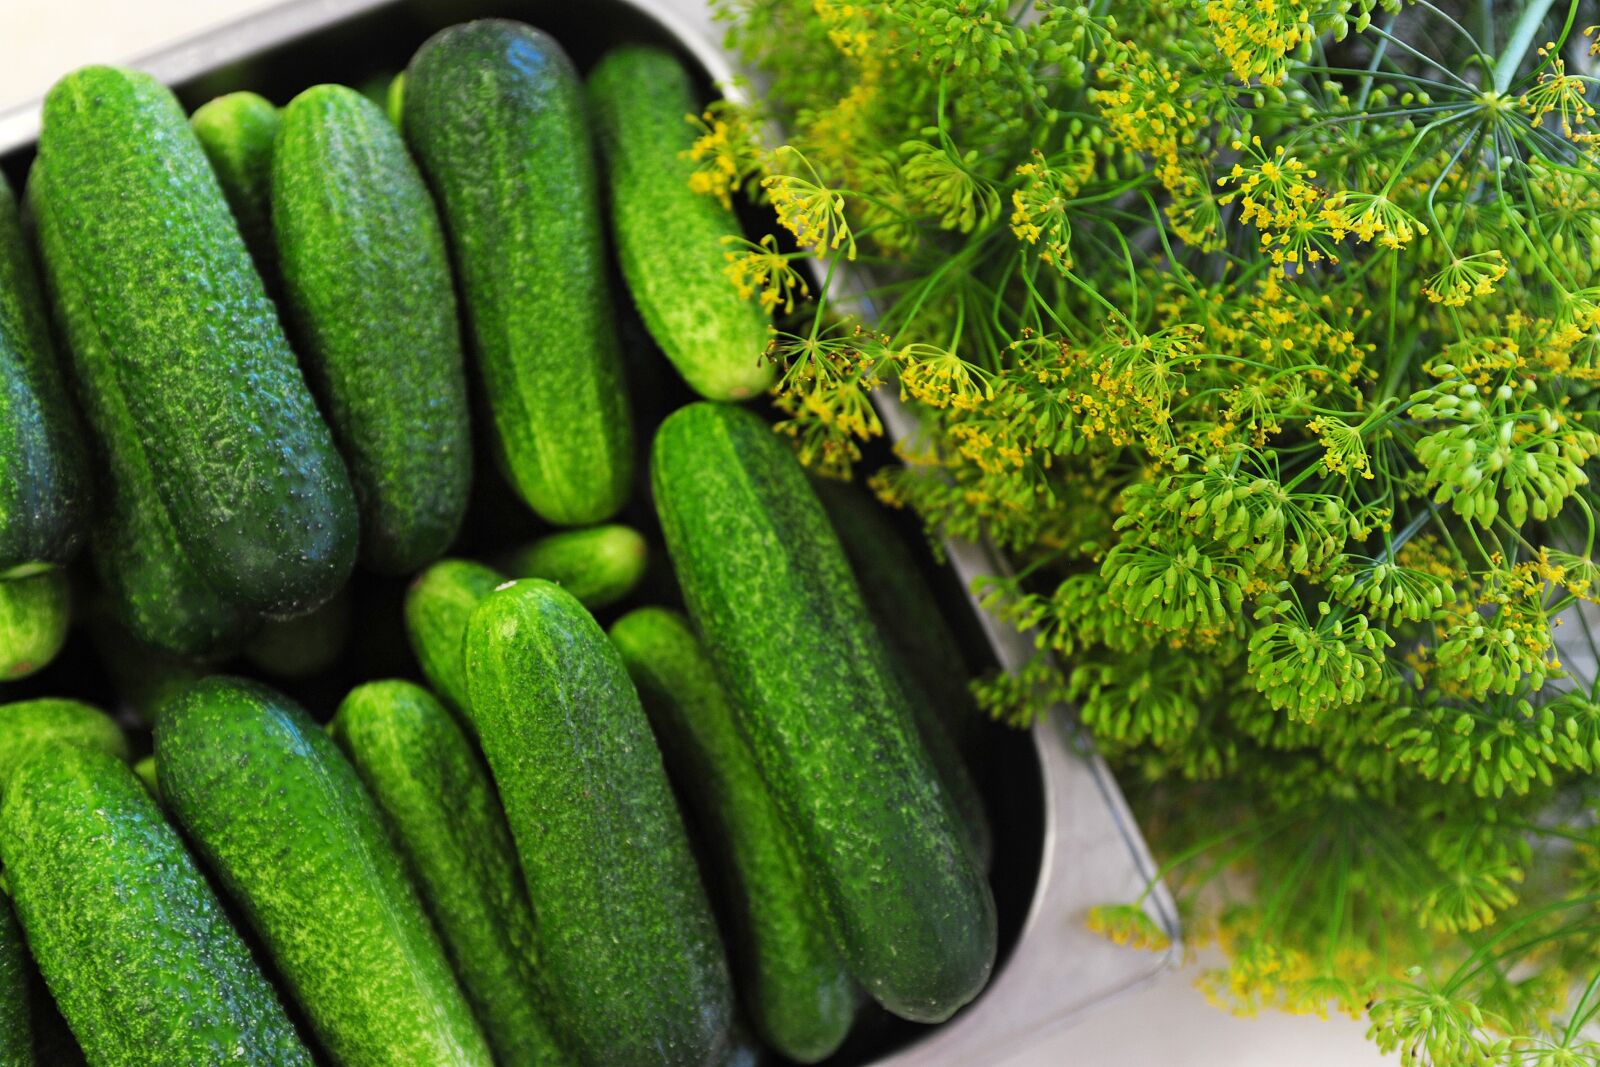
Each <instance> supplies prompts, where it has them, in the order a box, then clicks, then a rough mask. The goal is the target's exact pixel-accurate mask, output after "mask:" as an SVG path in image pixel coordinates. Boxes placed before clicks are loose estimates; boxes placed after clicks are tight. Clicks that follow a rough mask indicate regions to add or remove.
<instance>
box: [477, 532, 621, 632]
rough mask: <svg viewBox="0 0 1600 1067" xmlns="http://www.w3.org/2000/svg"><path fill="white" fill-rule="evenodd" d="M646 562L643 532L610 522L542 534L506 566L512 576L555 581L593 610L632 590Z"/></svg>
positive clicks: (613, 601)
mask: <svg viewBox="0 0 1600 1067" xmlns="http://www.w3.org/2000/svg"><path fill="white" fill-rule="evenodd" d="M649 562H650V546H649V545H648V544H646V543H645V539H644V536H643V535H642V534H640V533H639V531H637V530H635V529H634V528H633V527H631V526H622V525H620V524H612V525H609V526H591V527H589V528H587V529H584V530H561V531H559V532H557V533H553V534H547V535H546V536H544V537H541V538H539V540H537V541H535V542H533V543H532V544H531V545H528V546H527V547H525V548H522V549H519V550H518V551H517V552H515V553H513V554H512V556H511V558H510V559H509V560H508V561H507V565H506V568H505V570H506V573H507V574H509V575H510V576H511V577H513V578H543V579H544V580H545V581H548V582H555V583H556V584H557V585H559V586H561V588H563V589H565V590H566V591H567V592H569V593H571V594H572V595H573V596H575V597H577V598H578V603H580V604H582V605H583V606H584V607H586V608H588V609H589V610H591V611H593V610H594V609H595V608H603V607H607V606H609V605H611V604H615V603H616V602H617V601H619V600H621V599H622V598H623V597H625V596H627V595H628V594H629V593H631V592H633V590H634V588H635V587H636V586H637V585H638V584H639V580H640V579H641V578H643V577H644V572H645V567H646V565H647V564H648V563H649Z"/></svg>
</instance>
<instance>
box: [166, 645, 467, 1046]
mask: <svg viewBox="0 0 1600 1067" xmlns="http://www.w3.org/2000/svg"><path fill="white" fill-rule="evenodd" d="M155 751H156V775H157V779H158V781H159V784H160V788H161V796H162V798H163V800H164V801H165V802H166V804H167V806H168V808H169V809H170V810H171V811H172V812H173V814H174V816H175V817H176V818H177V820H178V822H179V823H180V824H181V825H182V826H183V828H184V830H185V831H186V832H187V834H188V835H189V839H190V840H191V841H193V842H194V845H195V847H196V849H197V850H198V851H199V853H200V855H201V856H202V858H204V859H205V861H206V862H207V864H208V866H209V867H210V868H211V870H212V871H213V872H215V873H216V874H217V876H218V878H219V879H220V880H221V882H222V884H223V886H224V887H225V888H226V890H227V891H228V894H229V895H230V896H231V897H232V898H233V899H234V901H235V902H237V903H238V905H239V907H240V908H241V909H242V911H243V912H244V914H245V915H247V916H248V917H249V922H250V924H251V926H252V927H253V928H254V929H255V931H256V933H257V934H258V935H259V936H260V938H261V941H262V942H263V944H264V945H265V946H266V948H267V951H268V953H269V954H270V955H271V957H272V959H273V961H274V962H275V963H276V964H277V967H278V970H279V972H280V973H281V974H282V975H283V978H284V980H285V981H286V982H287V983H288V985H289V987H290V989H291V990H292V991H293V993H294V996H295V999H296V1000H297V1001H298V1002H299V1004H300V1006H301V1007H302V1008H304V1009H305V1012H306V1015H307V1016H308V1017H309V1018H310V1019H311V1023H312V1026H313V1028H314V1029H315V1031H316V1033H317V1036H318V1038H319V1039H320V1040H321V1042H322V1044H323V1045H324V1046H326V1048H327V1049H328V1051H329V1053H330V1054H331V1055H332V1056H333V1058H334V1059H336V1060H337V1061H338V1062H339V1063H341V1064H345V1065H349V1067H368V1065H374V1067H376V1065H379V1064H413V1063H415V1064H422V1063H426V1064H430V1065H435V1064H437V1065H439V1067H489V1064H490V1062H491V1060H490V1055H489V1048H488V1045H487V1044H486V1043H485V1041H484V1037H483V1033H482V1031H480V1030H479V1029H478V1024H477V1022H476V1021H475V1020H474V1019H473V1017H472V1010H471V1008H469V1007H468V1006H467V1002H466V999H465V997H464V996H463V995H462V993H461V988H460V986H459V985H457V983H456V978H455V975H454V974H452V973H451V970H450V964H449V961H448V960H447V959H446V958H445V953H444V948H443V946H441V945H440V943H439V939H438V936H437V935H436V934H435V933H434V930H433V927H432V926H431V925H430V924H429V922H428V917H427V915H426V913H425V912H424V911H423V907H422V902H421V901H420V900H419V899H418V898H417V894H416V890H415V889H413V887H412V886H411V883H410V882H409V881H408V880H407V878H406V874H405V870H404V868H403V866H402V863H401V859H400V856H399V855H398V853H397V852H396V851H395V848H394V845H393V844H392V843H391V841H390V839H389V837H388V831H387V830H386V829H385V827H384V825H383V821H382V815H381V814H380V813H379V811H378V810H377V807H376V806H375V805H374V804H373V802H372V798H371V797H370V796H368V795H367V793H366V790H365V789H363V788H362V785H361V780H360V779H359V778H358V777H357V776H356V773H355V770H354V769H353V768H352V767H351V766H350V764H349V762H348V761H347V760H346V759H345V758H344V756H342V755H341V754H340V752H339V749H338V746H336V745H335V744H334V743H333V741H332V739H331V738H329V737H328V735H327V734H326V733H325V732H324V731H323V730H322V729H321V728H320V727H318V726H317V725H316V723H314V722H313V721H312V720H311V718H310V717H309V716H308V715H306V713H305V712H304V711H302V710H301V709H300V708H299V706H297V705H296V704H294V703H293V702H292V701H290V700H288V699H287V698H286V697H283V696H280V695H279V694H277V693H275V692H273V691H272V690H270V689H268V688H267V687H265V686H262V685H258V684H256V683H253V682H247V681H242V680H239V679H232V678H224V677H212V678H207V679H205V680H203V681H201V682H199V683H197V684H195V685H194V686H192V687H191V688H190V689H189V690H188V691H187V692H186V693H184V695H183V696H182V697H180V698H179V699H178V701H177V702H176V703H175V704H174V705H173V706H172V707H171V708H169V709H168V710H167V712H166V714H164V715H163V716H162V717H161V721H160V722H159V723H157V725H156V733H155ZM288 872H292V876H286V873H288Z"/></svg>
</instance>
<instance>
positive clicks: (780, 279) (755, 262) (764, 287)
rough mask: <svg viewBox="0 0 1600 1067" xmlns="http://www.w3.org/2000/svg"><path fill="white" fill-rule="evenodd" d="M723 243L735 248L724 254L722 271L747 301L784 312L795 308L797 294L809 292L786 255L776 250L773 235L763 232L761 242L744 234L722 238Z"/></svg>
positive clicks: (776, 246)
mask: <svg viewBox="0 0 1600 1067" xmlns="http://www.w3.org/2000/svg"><path fill="white" fill-rule="evenodd" d="M722 243H723V244H724V245H727V246H729V247H730V249H736V250H734V251H728V252H724V253H723V258H724V259H726V260H727V266H725V267H724V268H723V273H725V274H726V275H727V276H728V280H729V281H731V282H733V285H734V288H736V289H737V290H738V291H739V295H740V296H742V297H744V298H745V299H746V300H749V299H751V298H755V299H757V300H759V301H760V303H761V306H762V307H763V308H765V309H766V310H767V311H775V310H776V309H778V308H782V309H783V310H784V312H785V313H787V312H791V311H793V310H794V298H795V297H796V296H800V297H804V296H807V295H808V294H809V293H810V289H808V288H807V287H806V280H805V279H804V278H802V277H801V276H800V274H799V273H798V272H797V271H796V270H795V269H794V268H793V267H792V266H790V265H789V257H788V256H787V255H785V254H784V253H782V252H780V251H778V240H777V238H775V237H773V236H772V234H770V233H769V234H764V235H763V236H762V238H761V243H760V244H756V243H754V242H751V241H747V240H745V239H744V238H743V237H724V238H723V239H722Z"/></svg>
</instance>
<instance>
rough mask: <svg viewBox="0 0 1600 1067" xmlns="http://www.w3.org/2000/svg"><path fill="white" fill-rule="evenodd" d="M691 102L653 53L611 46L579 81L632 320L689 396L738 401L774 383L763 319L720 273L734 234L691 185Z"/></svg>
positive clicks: (690, 88) (663, 59) (685, 87)
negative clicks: (585, 80) (584, 82)
mask: <svg viewBox="0 0 1600 1067" xmlns="http://www.w3.org/2000/svg"><path fill="white" fill-rule="evenodd" d="M697 96H698V94H697V93H696V92H695V88H694V85H693V83H692V82H691V81H690V78H689V72H688V71H687V70H685V69H684V68H683V64H681V63H679V62H678V60H677V59H676V58H674V57H673V56H672V54H671V53H669V52H665V51H662V50H661V49H659V48H647V47H641V46H629V47H624V48H618V49H616V50H615V51H613V52H610V53H608V54H607V55H606V56H605V58H603V59H602V60H601V61H600V63H599V65H598V66H596V67H595V69H594V72H593V73H591V74H590V75H589V103H590V106H591V109H592V110H593V113H594V117H595V129H596V138H597V140H598V141H599V142H600V148H601V156H602V158H603V160H604V169H605V177H606V181H607V184H608V186H609V188H610V193H611V197H610V200H611V231H612V234H613V237H614V239H615V241H616V246H617V261H618V262H619V263H620V264H621V265H622V276H623V278H625V279H626V280H627V283H628V291H629V292H630V293H632V294H633V302H634V304H635V305H636V306H637V307H638V309H639V317H640V318H642V319H643V320H644V324H645V327H646V328H647V329H648V330H649V331H650V336H651V337H653V338H654V339H655V342H656V344H657V345H659V346H661V351H663V352H664V353H666V356H667V358H668V359H669V360H671V361H672V365H673V366H674V367H676V368H677V369H678V373H679V374H681V375H682V376H683V380H684V381H685V382H687V383H689V387H690V388H691V389H693V390H694V391H695V392H697V393H699V394H700V395H701V396H703V397H706V398H708V399H710V400H743V399H746V398H748V397H752V396H756V395H758V394H760V393H762V392H765V391H766V389H767V387H768V386H770V385H771V384H772V380H773V376H774V371H775V368H774V365H773V363H772V362H771V361H770V360H768V359H766V358H765V353H766V348H767V344H768V341H769V340H770V336H769V334H770V327H771V322H772V318H771V315H769V314H768V312H767V310H766V309H765V308H763V307H762V306H761V305H759V304H758V303H756V302H755V301H753V300H747V299H746V298H745V297H744V296H742V295H741V294H740V293H739V291H738V290H737V289H735V288H734V286H733V284H732V282H731V281H729V279H728V277H727V275H726V273H725V268H726V266H727V256H728V249H727V247H726V245H725V243H724V238H730V237H736V236H738V235H739V233H740V228H739V220H738V219H737V218H736V217H735V216H734V214H733V209H732V208H731V207H729V206H728V205H725V204H722V203H719V202H718V201H717V200H716V199H715V198H713V197H709V196H701V195H700V194H698V193H696V192H695V191H694V190H693V189H691V188H690V187H689V178H690V175H692V174H693V173H694V167H695V165H694V163H693V162H691V161H690V160H688V159H687V158H686V153H687V151H688V149H689V147H690V145H691V144H693V142H694V131H693V129H692V128H691V127H690V126H689V124H688V122H686V121H685V120H686V119H687V118H688V117H689V116H690V115H693V114H698V113H699V111H700V106H699V101H698V99H697Z"/></svg>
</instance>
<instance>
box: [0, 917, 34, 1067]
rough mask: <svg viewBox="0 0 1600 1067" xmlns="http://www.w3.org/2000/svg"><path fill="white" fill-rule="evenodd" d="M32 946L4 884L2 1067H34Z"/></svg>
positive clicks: (0, 929)
mask: <svg viewBox="0 0 1600 1067" xmlns="http://www.w3.org/2000/svg"><path fill="white" fill-rule="evenodd" d="M30 984H31V983H30V982H29V977H28V947H27V945H26V944H24V943H23V940H22V927H20V926H18V925H17V917H16V916H15V915H14V914H12V911H11V896H10V894H9V893H7V892H6V890H5V886H4V885H0V1067H34V1059H33V1023H32V1021H31V1020H30V1019H29V1011H28V996H29V988H28V987H29V985H30Z"/></svg>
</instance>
